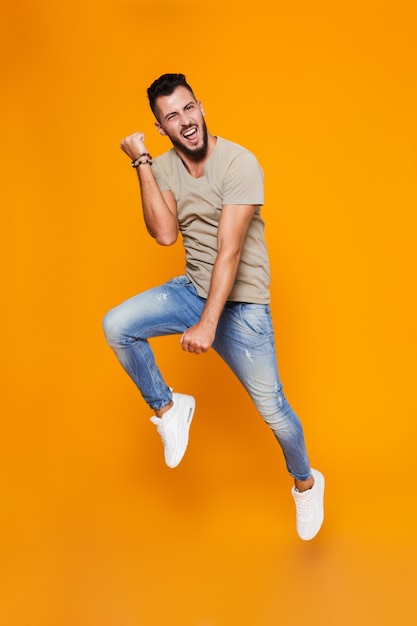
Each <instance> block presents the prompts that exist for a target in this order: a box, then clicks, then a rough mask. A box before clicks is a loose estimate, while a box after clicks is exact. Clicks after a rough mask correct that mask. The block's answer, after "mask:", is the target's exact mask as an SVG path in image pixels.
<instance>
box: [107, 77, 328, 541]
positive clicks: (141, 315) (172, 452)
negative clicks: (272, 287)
mask: <svg viewBox="0 0 417 626" xmlns="http://www.w3.org/2000/svg"><path fill="white" fill-rule="evenodd" d="M148 97H149V103H150V106H151V109H152V111H153V113H154V115H155V118H156V122H155V125H156V128H157V130H158V131H159V132H160V133H161V135H164V136H167V137H168V138H169V139H170V141H171V143H172V146H173V147H172V149H171V150H169V151H168V152H166V153H165V154H163V155H162V156H160V157H158V158H157V159H156V160H155V161H154V163H152V158H151V156H150V155H149V152H148V150H147V148H146V146H145V137H144V135H143V133H134V134H133V135H130V136H129V137H126V138H125V139H123V141H122V143H121V148H122V150H123V151H124V152H125V153H126V154H127V155H128V156H129V158H130V159H131V160H132V166H133V167H134V168H135V169H136V171H137V175H138V179H139V185H140V192H141V199H142V208H143V217H144V221H145V224H146V227H147V229H148V232H149V234H150V235H151V236H152V237H154V238H155V239H156V241H157V242H158V243H159V244H161V245H163V246H169V245H172V244H173V243H175V241H176V240H177V237H178V232H179V231H181V235H182V239H183V245H184V248H185V254H186V272H185V275H184V276H179V277H176V278H173V279H171V280H170V281H168V282H167V283H165V284H164V285H162V286H160V287H156V288H154V289H150V290H148V291H146V292H144V293H142V294H139V295H137V296H134V297H133V298H130V299H129V300H127V301H126V302H124V303H122V304H121V305H120V306H118V307H116V308H115V309H113V310H111V311H110V312H109V313H107V315H106V317H105V318H104V322H103V325H104V331H105V334H106V338H107V341H108V343H109V345H110V346H111V347H112V348H113V350H114V352H115V353H116V356H117V357H118V359H119V361H120V363H121V365H122V366H123V367H124V369H125V370H126V372H127V373H128V374H129V376H130V377H131V378H132V380H133V381H134V383H135V384H136V385H137V387H138V389H139V390H140V392H141V394H142V396H143V398H144V400H145V401H146V403H147V404H149V406H150V407H151V408H152V409H153V411H154V413H155V415H154V416H153V417H152V418H151V422H152V423H153V424H155V426H156V428H157V431H158V433H159V434H160V436H161V439H162V442H163V445H164V454H165V461H166V463H167V465H168V466H169V467H176V466H177V465H178V464H179V462H180V461H181V459H182V457H183V455H184V453H185V450H186V448H187V444H188V435H189V428H190V425H191V420H192V418H193V414H194V408H195V401H194V398H192V397H191V396H187V395H183V394H179V393H172V390H171V389H170V388H169V387H168V386H167V385H166V383H165V381H164V379H163V378H162V375H161V372H160V371H159V369H158V367H157V365H156V362H155V359H154V355H153V352H152V350H151V347H150V345H149V342H148V339H149V338H151V337H156V336H161V335H169V334H179V335H181V339H180V343H181V346H182V349H183V350H185V351H186V352H190V353H193V354H202V353H205V352H207V350H208V349H209V348H210V347H211V346H212V347H213V348H214V350H216V352H217V353H218V354H219V355H220V356H221V357H222V358H223V359H224V361H225V362H226V363H227V364H228V365H229V367H230V368H231V369H232V371H233V372H234V373H235V374H236V376H237V377H238V379H239V380H240V381H241V383H242V384H243V386H244V387H245V388H246V390H247V391H248V393H249V395H250V396H251V398H252V400H253V402H254V403H255V406H256V408H257V410H258V411H259V413H260V415H261V416H262V417H263V419H264V420H265V422H266V423H267V424H268V425H269V426H270V428H271V429H272V431H273V433H274V435H275V437H276V438H277V440H278V442H279V444H280V445H281V448H282V451H283V453H284V457H285V460H286V465H287V469H288V472H289V473H290V475H291V476H292V477H293V479H294V487H293V488H292V495H293V497H294V501H295V504H296V517H297V532H298V534H299V536H300V537H301V538H302V539H304V540H308V539H312V538H313V537H314V536H315V535H316V534H317V532H318V531H319V529H320V527H321V525H322V522H323V496H324V478H323V476H322V474H321V473H320V472H318V471H317V470H313V469H310V465H309V460H308V457H307V452H306V447H305V442H304V435H303V430H302V426H301V423H300V421H299V419H298V417H297V416H296V415H295V413H294V411H293V410H292V409H291V407H290V406H289V404H288V402H287V400H286V398H285V396H284V394H283V392H282V385H281V381H280V378H279V374H278V369H277V361H276V355H275V344H274V335H273V326H272V321H271V315H270V310H269V299H270V294H269V260H268V254H267V249H266V244H265V239H264V222H263V219H262V218H261V214H260V207H261V205H262V204H263V172H262V170H261V168H260V166H259V164H258V162H257V160H256V158H255V157H254V156H253V155H252V154H251V153H250V152H248V151H247V150H245V149H244V148H242V147H241V146H238V145H237V144H234V143H231V142H229V141H226V140H224V139H222V138H221V137H216V136H214V135H211V134H210V133H209V132H208V130H207V127H206V123H205V119H204V109H203V106H202V104H201V102H200V101H198V100H196V98H195V96H194V93H193V90H192V89H191V87H190V86H189V84H188V83H187V82H186V79H185V76H184V75H183V74H164V75H163V76H161V77H160V78H158V79H157V80H156V81H155V82H154V83H153V84H152V85H151V86H150V87H149V89H148Z"/></svg>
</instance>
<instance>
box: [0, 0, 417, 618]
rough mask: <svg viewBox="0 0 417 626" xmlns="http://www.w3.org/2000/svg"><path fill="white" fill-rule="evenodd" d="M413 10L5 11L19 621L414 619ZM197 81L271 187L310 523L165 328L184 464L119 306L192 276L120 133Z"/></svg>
mask: <svg viewBox="0 0 417 626" xmlns="http://www.w3.org/2000/svg"><path fill="white" fill-rule="evenodd" d="M416 18H417V6H416V3H415V2H414V1H411V0H409V1H406V0H333V1H330V0H317V1H316V2H309V1H307V0H300V1H299V2H294V3H291V2H288V1H287V2H282V1H281V0H277V1H276V2H273V3H271V2H267V1H266V0H259V1H258V2H246V1H245V0H240V1H239V2H238V1H237V0H230V1H229V2H220V0H213V1H211V2H202V1H201V0H194V2H185V1H184V0H177V1H174V0H147V1H145V0H138V1H136V2H135V1H133V0H121V1H117V0H101V1H100V2H98V1H97V0H84V1H83V2H81V1H80V0H73V2H70V3H60V2H52V1H51V0H39V1H38V2H36V3H35V2H28V0H13V1H11V0H6V1H5V2H4V3H3V5H2V7H1V9H0V33H1V36H0V50H1V68H2V78H1V90H2V93H1V108H2V112H1V123H2V131H1V148H2V163H1V175H2V186H1V205H2V210H1V215H2V222H1V246H0V253H1V275H2V286H1V295H2V306H1V309H0V311H1V312H0V315H1V320H0V321H1V344H2V347H1V360H0V362H1V382H2V393H1V405H2V406H1V441H0V481H1V495H0V531H1V549H0V577H1V580H0V622H1V624H4V626H37V625H39V626H96V625H97V626H137V625H138V626H161V625H162V624H167V625H169V626H275V625H278V624H291V625H294V626H298V625H299V624H305V623H308V624H311V625H313V626H334V625H337V626H345V625H346V626H350V625H354V626H357V625H360V626H362V625H363V626H368V625H369V624H378V625H381V624H389V625H391V624H394V623H398V624H404V625H405V624H412V623H414V621H415V619H416V616H417V615H416V614H417V611H416V608H415V602H414V597H413V596H414V589H415V580H416V574H417V571H416V557H417V544H416V533H415V527H416V514H417V510H416V509H417V507H416V499H415V494H414V491H415V490H414V475H415V460H416V454H415V442H416V433H417V426H416V417H417V415H416V413H417V411H416V382H415V371H416V332H415V325H416V321H415V320H416V307H415V300H416V296H415V290H416V287H415V282H416V280H415V272H416V244H417V241H416V226H417V218H416V207H417V203H416V200H417V185H416V181H417V179H416V165H417V152H416V140H417V127H416V126H417V125H416V119H417V116H416V105H417V98H416V90H417V88H416V70H417V67H416V65H417V64H416V57H417V54H416V37H417V33H416V24H417V22H416ZM172 71H173V72H177V71H179V72H184V73H185V74H186V75H187V78H188V79H189V81H190V83H191V84H192V85H193V86H194V88H195V91H196V94H197V96H198V97H199V98H201V99H202V101H203V103H204V105H205V109H206V115H207V117H206V119H207V124H208V126H209V128H210V130H211V132H213V133H215V134H218V135H221V136H224V137H226V138H228V139H231V140H233V141H236V142H238V143H241V144H243V145H245V146H246V147H248V148H249V149H251V150H253V151H254V152H255V153H256V155H257V156H258V158H259V160H260V162H261V164H262V166H263V168H264V171H265V176H266V204H265V208H264V217H265V219H266V221H267V238H268V244H269V248H270V254H271V262H272V270H273V285H272V309H273V315H274V320H275V325H276V334H277V344H278V354H279V361H280V370H281V376H282V378H283V381H284V385H285V389H286V392H287V395H288V397H289V399H290V401H291V403H292V404H293V406H294V408H295V409H296V410H297V412H298V413H299V414H300V416H301V417H302V420H303V423H304V427H305V431H306V436H307V440H308V447H309V452H310V457H311V461H312V464H313V466H317V467H319V468H320V469H322V470H323V472H324V473H325V475H326V478H327V494H326V505H327V508H326V521H325V525H324V527H323V529H322V532H321V533H320V535H319V536H318V537H317V539H316V540H314V541H313V542H311V543H302V542H300V541H299V540H298V539H297V537H296V535H295V529H294V519H293V517H294V513H293V504H292V501H291V496H290V493H289V489H290V487H291V481H290V479H289V477H288V476H287V474H286V473H285V469H284V464H283V461H282V457H281V455H280V452H279V450H278V447H277V445H276V443H275V441H274V440H273V437H272V436H271V434H270V432H269V431H268V430H267V429H266V427H265V426H264V424H263V423H262V421H261V420H260V419H259V418H258V417H257V415H256V413H255V411H254V409H253V408H252V406H251V404H250V401H249V399H248V398H247V397H246V395H245V394H244V392H243V390H242V389H241V388H240V387H239V385H238V383H237V382H236V381H235V380H234V379H233V377H232V375H231V374H230V373H229V372H228V371H227V370H226V368H225V367H224V366H223V364H222V363H221V362H220V361H219V360H218V359H217V358H216V356H215V355H214V354H212V353H210V354H207V355H205V356H202V357H193V356H191V355H186V354H183V353H182V352H181V350H180V348H179V345H178V340H177V338H168V339H165V340H158V341H155V343H154V346H155V350H156V352H157V355H158V359H159V362H160V364H161V367H162V369H163V371H164V373H165V374H166V378H167V381H168V382H169V383H170V384H171V385H173V386H174V387H175V388H176V389H177V390H181V391H184V392H188V393H193V394H194V395H195V396H196V398H197V412H196V417H195V422H194V424H193V427H192V431H191V445H190V448H189V451H188V452H187V455H186V457H185V458H184V461H183V463H182V464H181V466H180V467H179V468H178V469H176V470H169V469H167V468H166V467H165V466H164V464H163V458H162V449H161V444H160V441H159V439H158V437H157V435H156V434H155V432H154V429H153V427H152V426H151V425H150V424H149V421H148V418H149V417H150V412H149V409H148V408H147V407H146V406H145V404H144V403H143V401H142V400H141V398H140V397H139V395H138V393H137V391H136V390H135V388H134V386H133V385H132V383H131V381H130V380H129V379H128V378H127V376H126V375H125V374H124V372H123V371H122V370H121V368H120V366H119V365H118V363H117V362H116V359H115V358H114V356H113V354H112V353H111V351H110V350H109V348H108V347H107V346H106V345H105V342H104V338H103V335H102V331H101V318H102V316H103V314H104V313H105V312H106V310H107V309H109V308H110V307H112V306H114V305H115V304H117V303H119V302H120V301H122V300H123V299H125V298H126V297H128V296H130V295H132V294H134V293H136V292H138V291H141V290H143V289H145V288H147V287H149V286H152V285H154V284H157V283H159V282H160V281H163V280H165V279H167V278H169V277H170V276H171V275H173V274H176V273H180V272H181V271H182V268H183V259H182V250H181V245H180V244H177V245H176V246H175V247H173V248H172V249H163V248H158V246H157V245H156V244H155V243H154V242H153V241H152V240H151V239H150V238H149V237H148V236H147V235H146V233H145V229H144V227H143V224H142V221H141V217H140V204H139V196H138V188H137V183H136V181H135V174H134V172H133V171H132V169H131V167H130V164H129V161H128V159H127V158H126V157H125V155H123V154H122V152H121V151H120V150H119V143H120V140H121V138H122V137H123V136H124V135H126V134H128V133H131V132H133V131H136V130H142V131H144V132H145V133H146V136H147V145H148V147H149V149H150V151H151V152H152V154H153V155H156V154H158V153H160V152H161V151H163V150H165V149H167V148H168V143H167V142H166V141H165V140H164V139H163V138H162V137H160V136H159V135H158V134H157V133H156V131H155V129H154V128H153V120H152V117H151V114H150V112H149V110H148V105H147V101H146V88H147V86H148V85H149V84H150V83H151V82H152V80H153V79H154V78H156V77H157V76H159V75H160V74H162V73H164V72H172Z"/></svg>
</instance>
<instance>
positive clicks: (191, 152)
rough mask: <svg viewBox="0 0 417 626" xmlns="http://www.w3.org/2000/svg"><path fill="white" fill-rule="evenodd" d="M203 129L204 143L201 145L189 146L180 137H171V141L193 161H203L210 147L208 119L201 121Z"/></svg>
mask: <svg viewBox="0 0 417 626" xmlns="http://www.w3.org/2000/svg"><path fill="white" fill-rule="evenodd" d="M201 130H202V135H203V143H202V144H201V146H199V147H196V148H189V147H188V146H185V145H184V144H183V143H182V142H181V141H180V140H179V139H176V138H172V137H170V139H171V143H172V145H173V146H174V148H177V149H178V150H179V151H180V152H183V153H184V154H186V155H187V156H188V157H190V159H192V160H193V161H201V160H202V159H204V157H205V156H206V154H207V147H208V131H207V126H206V121H205V120H204V119H203V120H202V122H201Z"/></svg>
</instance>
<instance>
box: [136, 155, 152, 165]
mask: <svg viewBox="0 0 417 626" xmlns="http://www.w3.org/2000/svg"><path fill="white" fill-rule="evenodd" d="M143 157H146V159H145V161H141V159H142V158H143ZM147 163H149V165H152V157H151V155H150V154H149V152H144V153H143V154H139V155H138V156H137V157H136V159H134V160H133V161H132V167H138V166H139V165H146V164H147Z"/></svg>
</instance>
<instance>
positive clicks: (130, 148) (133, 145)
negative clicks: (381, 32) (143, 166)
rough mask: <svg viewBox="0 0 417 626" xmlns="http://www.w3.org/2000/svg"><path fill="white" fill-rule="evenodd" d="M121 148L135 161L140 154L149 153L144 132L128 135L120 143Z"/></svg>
mask: <svg viewBox="0 0 417 626" xmlns="http://www.w3.org/2000/svg"><path fill="white" fill-rule="evenodd" d="M120 148H121V149H122V150H123V152H125V154H127V156H128V157H129V158H130V159H132V161H134V160H135V159H137V158H138V156H139V155H140V154H145V153H147V152H148V151H147V149H146V147H145V135H144V134H143V133H133V135H128V136H127V137H125V138H124V139H122V142H121V144H120Z"/></svg>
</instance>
